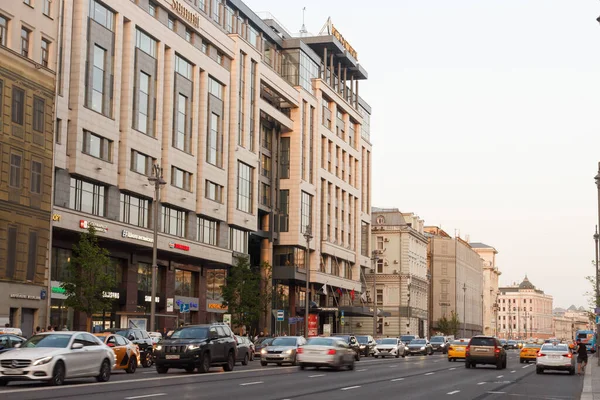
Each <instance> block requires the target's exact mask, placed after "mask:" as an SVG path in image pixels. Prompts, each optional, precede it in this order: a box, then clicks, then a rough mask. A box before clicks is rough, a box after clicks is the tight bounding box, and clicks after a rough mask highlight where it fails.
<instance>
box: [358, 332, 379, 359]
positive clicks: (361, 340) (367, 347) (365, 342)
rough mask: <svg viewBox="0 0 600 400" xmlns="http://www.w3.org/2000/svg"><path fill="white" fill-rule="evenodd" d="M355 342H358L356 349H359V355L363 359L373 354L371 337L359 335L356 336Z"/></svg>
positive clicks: (373, 343)
mask: <svg viewBox="0 0 600 400" xmlns="http://www.w3.org/2000/svg"><path fill="white" fill-rule="evenodd" d="M356 340H357V341H358V345H359V346H358V347H359V349H360V353H361V355H363V356H365V357H369V356H370V355H371V354H373V349H374V348H375V344H376V343H375V340H373V336H371V335H359V336H356Z"/></svg>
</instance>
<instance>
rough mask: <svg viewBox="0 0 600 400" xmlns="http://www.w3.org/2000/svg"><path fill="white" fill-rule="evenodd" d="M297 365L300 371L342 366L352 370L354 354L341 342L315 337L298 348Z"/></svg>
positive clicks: (334, 339)
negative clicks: (307, 368) (311, 368)
mask: <svg viewBox="0 0 600 400" xmlns="http://www.w3.org/2000/svg"><path fill="white" fill-rule="evenodd" d="M297 353H298V363H299V364H300V369H304V368H306V367H316V368H319V367H330V368H335V369H340V368H342V367H344V366H346V367H348V369H349V370H353V369H354V359H355V356H356V352H355V351H354V350H353V349H351V348H350V346H348V344H346V342H344V341H343V340H340V339H336V338H321V337H316V338H312V339H308V342H307V343H306V344H305V345H304V346H302V347H299V348H298V350H297Z"/></svg>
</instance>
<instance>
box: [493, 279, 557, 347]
mask: <svg viewBox="0 0 600 400" xmlns="http://www.w3.org/2000/svg"><path fill="white" fill-rule="evenodd" d="M499 290H500V295H499V296H498V305H499V311H498V326H499V329H498V336H499V337H502V338H509V339H527V338H538V339H547V338H550V337H552V336H553V335H554V330H553V327H552V296H551V295H549V294H545V293H544V291H543V290H540V289H537V288H536V287H535V286H534V285H533V284H532V283H531V282H530V281H529V279H528V278H527V276H525V278H524V279H523V282H521V283H520V284H518V285H517V284H515V285H512V286H504V287H500V288H499Z"/></svg>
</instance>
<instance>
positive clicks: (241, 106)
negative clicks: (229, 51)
mask: <svg viewBox="0 0 600 400" xmlns="http://www.w3.org/2000/svg"><path fill="white" fill-rule="evenodd" d="M238 74H239V76H240V81H239V85H238V86H239V96H238V145H240V146H243V145H244V104H245V103H246V101H245V94H246V82H245V80H244V78H245V76H244V75H245V74H246V55H245V54H244V53H242V52H240V69H239V71H238Z"/></svg>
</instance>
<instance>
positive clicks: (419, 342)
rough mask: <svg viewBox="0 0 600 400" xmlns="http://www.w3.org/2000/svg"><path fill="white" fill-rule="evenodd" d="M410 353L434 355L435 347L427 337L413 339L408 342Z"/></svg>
mask: <svg viewBox="0 0 600 400" xmlns="http://www.w3.org/2000/svg"><path fill="white" fill-rule="evenodd" d="M407 347H408V354H422V355H424V356H425V355H432V354H433V348H432V347H431V344H429V342H428V341H427V339H413V340H412V341H411V342H410V343H409V344H408V346H407Z"/></svg>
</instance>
